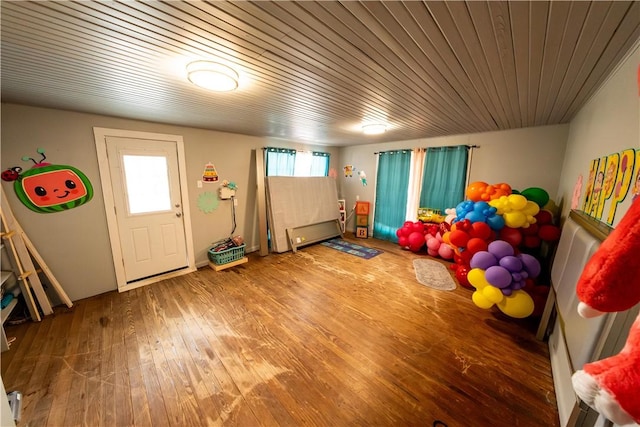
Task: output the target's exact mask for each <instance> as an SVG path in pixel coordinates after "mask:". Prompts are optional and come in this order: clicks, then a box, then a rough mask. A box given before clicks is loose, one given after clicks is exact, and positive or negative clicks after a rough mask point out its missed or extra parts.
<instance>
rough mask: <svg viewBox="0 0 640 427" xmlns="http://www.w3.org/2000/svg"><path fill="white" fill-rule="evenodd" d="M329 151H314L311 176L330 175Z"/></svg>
mask: <svg viewBox="0 0 640 427" xmlns="http://www.w3.org/2000/svg"><path fill="white" fill-rule="evenodd" d="M329 157H330V154H329V153H323V152H322V151H314V152H313V153H312V157H311V175H309V176H329Z"/></svg>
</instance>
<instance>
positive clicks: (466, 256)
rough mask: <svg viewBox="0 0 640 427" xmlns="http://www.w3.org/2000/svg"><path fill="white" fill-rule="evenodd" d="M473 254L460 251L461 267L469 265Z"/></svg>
mask: <svg viewBox="0 0 640 427" xmlns="http://www.w3.org/2000/svg"><path fill="white" fill-rule="evenodd" d="M472 257H473V254H472V253H471V252H470V251H462V252H460V258H462V261H463V263H462V265H466V266H468V265H469V264H470V263H471V258H472Z"/></svg>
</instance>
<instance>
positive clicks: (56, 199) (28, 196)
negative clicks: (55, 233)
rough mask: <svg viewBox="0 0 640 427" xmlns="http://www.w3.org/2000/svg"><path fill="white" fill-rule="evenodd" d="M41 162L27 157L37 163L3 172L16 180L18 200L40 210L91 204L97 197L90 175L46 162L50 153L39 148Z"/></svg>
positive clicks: (3, 177)
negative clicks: (23, 168)
mask: <svg viewBox="0 0 640 427" xmlns="http://www.w3.org/2000/svg"><path fill="white" fill-rule="evenodd" d="M37 152H38V154H40V155H41V159H40V161H36V160H35V159H33V158H31V157H28V156H24V157H23V158H22V160H23V161H29V160H30V161H32V162H33V163H34V166H33V167H32V168H31V169H29V170H27V171H26V172H23V171H22V168H20V167H19V166H16V167H13V168H10V169H7V170H5V171H4V172H2V179H3V180H5V181H13V189H14V190H15V192H16V195H17V196H18V199H19V200H20V201H21V202H22V203H23V204H24V205H25V206H26V207H28V208H29V209H31V210H32V211H34V212H38V213H53V212H62V211H65V210H68V209H73V208H75V207H78V206H80V205H83V204H85V203H87V202H88V201H89V200H91V198H92V197H93V187H92V186H91V182H90V181H89V179H88V178H87V176H86V175H85V174H84V173H82V172H81V171H80V170H78V169H77V168H74V167H73V166H67V165H54V164H51V163H48V162H45V160H46V159H47V156H45V154H44V150H43V149H42V148H38V150H37Z"/></svg>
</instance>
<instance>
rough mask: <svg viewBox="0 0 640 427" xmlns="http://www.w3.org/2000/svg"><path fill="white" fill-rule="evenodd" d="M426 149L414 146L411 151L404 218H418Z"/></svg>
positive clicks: (409, 219) (408, 219)
mask: <svg viewBox="0 0 640 427" xmlns="http://www.w3.org/2000/svg"><path fill="white" fill-rule="evenodd" d="M425 157H426V150H425V149H424V148H414V149H413V151H412V152H411V167H410V169H409V193H408V194H407V210H406V220H407V221H417V220H418V208H419V207H420V193H421V192H422V173H423V171H424V159H425Z"/></svg>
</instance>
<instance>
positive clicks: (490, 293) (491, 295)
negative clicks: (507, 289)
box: [482, 285, 504, 304]
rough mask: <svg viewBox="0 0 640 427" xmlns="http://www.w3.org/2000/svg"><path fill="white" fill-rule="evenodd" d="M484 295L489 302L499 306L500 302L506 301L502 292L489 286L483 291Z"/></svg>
mask: <svg viewBox="0 0 640 427" xmlns="http://www.w3.org/2000/svg"><path fill="white" fill-rule="evenodd" d="M482 295H484V297H485V298H486V299H488V300H489V301H491V302H493V303H495V304H498V303H499V302H500V301H502V300H503V299H504V295H503V294H502V291H501V290H500V289H498V288H496V287H495V286H492V285H489V286H487V287H485V288H483V289H482Z"/></svg>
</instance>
